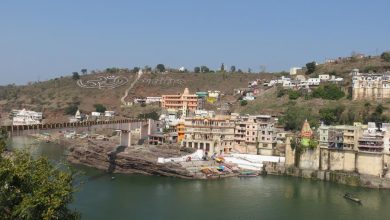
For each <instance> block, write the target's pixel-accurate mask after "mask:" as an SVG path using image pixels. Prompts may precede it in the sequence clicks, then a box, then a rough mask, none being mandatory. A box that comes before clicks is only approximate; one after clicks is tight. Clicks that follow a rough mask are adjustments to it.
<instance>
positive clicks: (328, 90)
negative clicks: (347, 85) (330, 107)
mask: <svg viewBox="0 0 390 220" xmlns="http://www.w3.org/2000/svg"><path fill="white" fill-rule="evenodd" d="M311 95H312V97H314V98H322V99H328V100H339V99H341V98H342V97H344V96H345V93H344V92H343V91H342V90H341V89H340V88H339V87H338V86H337V85H336V84H325V85H321V86H319V87H318V88H317V89H315V90H314V91H313V92H312V94H311Z"/></svg>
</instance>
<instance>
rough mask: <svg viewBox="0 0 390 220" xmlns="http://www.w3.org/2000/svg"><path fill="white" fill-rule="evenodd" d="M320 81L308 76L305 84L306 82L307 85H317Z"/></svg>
mask: <svg viewBox="0 0 390 220" xmlns="http://www.w3.org/2000/svg"><path fill="white" fill-rule="evenodd" d="M320 83H321V80H320V78H309V79H308V80H307V84H308V85H309V86H319V85H320Z"/></svg>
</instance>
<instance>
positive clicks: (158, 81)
mask: <svg viewBox="0 0 390 220" xmlns="http://www.w3.org/2000/svg"><path fill="white" fill-rule="evenodd" d="M140 83H144V84H147V85H148V86H154V85H167V86H174V85H183V84H184V80H182V79H172V78H170V77H160V78H156V79H150V78H149V79H141V80H140Z"/></svg>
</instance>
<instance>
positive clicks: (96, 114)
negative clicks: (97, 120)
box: [91, 112, 101, 117]
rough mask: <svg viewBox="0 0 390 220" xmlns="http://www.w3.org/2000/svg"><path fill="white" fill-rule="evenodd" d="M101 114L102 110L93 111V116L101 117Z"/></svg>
mask: <svg viewBox="0 0 390 220" xmlns="http://www.w3.org/2000/svg"><path fill="white" fill-rule="evenodd" d="M100 115H101V113H100V112H91V116H93V117H99V116H100Z"/></svg>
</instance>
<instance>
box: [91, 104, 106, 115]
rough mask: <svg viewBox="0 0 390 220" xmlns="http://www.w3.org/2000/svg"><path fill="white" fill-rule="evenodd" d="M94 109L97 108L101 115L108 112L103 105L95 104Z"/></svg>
mask: <svg viewBox="0 0 390 220" xmlns="http://www.w3.org/2000/svg"><path fill="white" fill-rule="evenodd" d="M93 107H95V109H96V111H97V112H100V113H104V112H105V111H106V110H107V108H106V106H104V105H102V104H95V105H94V106H93Z"/></svg>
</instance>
